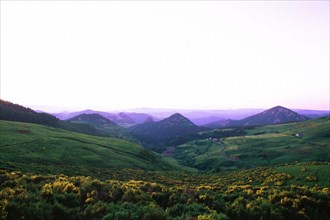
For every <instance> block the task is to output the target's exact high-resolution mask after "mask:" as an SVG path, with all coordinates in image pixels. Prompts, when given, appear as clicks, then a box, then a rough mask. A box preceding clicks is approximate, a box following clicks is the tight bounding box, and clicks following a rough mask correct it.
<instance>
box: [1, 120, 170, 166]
mask: <svg viewBox="0 0 330 220" xmlns="http://www.w3.org/2000/svg"><path fill="white" fill-rule="evenodd" d="M0 137H1V142H0V150H1V154H0V167H2V168H10V169H30V168H32V169H33V167H35V168H36V169H38V167H39V169H41V168H40V167H42V166H43V168H47V169H48V170H50V171H56V170H58V171H59V172H60V171H61V170H62V171H66V170H68V169H71V168H72V169H76V170H77V172H79V170H82V169H85V168H86V169H93V168H101V169H111V168H130V169H149V170H150V169H151V170H159V169H167V168H168V166H167V164H165V163H164V162H162V161H161V160H160V159H159V158H157V157H156V156H155V155H154V154H153V153H151V152H149V151H146V150H145V149H144V148H142V147H141V146H139V145H138V144H135V143H131V142H128V141H125V140H122V139H118V138H109V137H97V136H91V135H85V134H81V133H74V132H69V131H65V130H61V129H57V128H52V127H47V126H42V125H36V124H29V123H20V122H9V121H0ZM27 167H29V168H27Z"/></svg>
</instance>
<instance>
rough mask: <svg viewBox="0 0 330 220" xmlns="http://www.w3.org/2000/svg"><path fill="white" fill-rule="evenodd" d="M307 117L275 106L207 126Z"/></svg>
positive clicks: (259, 122)
mask: <svg viewBox="0 0 330 220" xmlns="http://www.w3.org/2000/svg"><path fill="white" fill-rule="evenodd" d="M308 119H309V118H308V117H306V116H303V115H300V114H298V113H297V112H294V111H292V110H290V109H288V108H285V107H282V106H276V107H273V108H271V109H268V110H265V111H263V112H261V113H258V114H256V115H252V116H249V117H247V118H244V119H242V120H230V119H229V120H222V121H219V122H217V123H213V124H209V125H208V126H209V127H240V126H245V127H246V126H260V125H273V124H283V123H289V122H299V121H305V120H308Z"/></svg>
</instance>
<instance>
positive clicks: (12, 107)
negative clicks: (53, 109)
mask: <svg viewBox="0 0 330 220" xmlns="http://www.w3.org/2000/svg"><path fill="white" fill-rule="evenodd" d="M0 120H7V121H20V122H29V123H35V124H43V125H50V126H54V125H56V124H57V122H58V118H56V117H54V116H52V115H50V114H47V113H38V112H35V111H33V110H32V109H30V108H25V107H23V106H20V105H17V104H13V103H11V102H7V101H4V100H1V99H0Z"/></svg>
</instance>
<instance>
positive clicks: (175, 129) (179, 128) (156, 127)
mask: <svg viewBox="0 0 330 220" xmlns="http://www.w3.org/2000/svg"><path fill="white" fill-rule="evenodd" d="M129 129H130V131H131V132H132V133H133V135H134V136H135V137H136V138H137V139H139V140H140V141H142V142H144V143H147V144H149V145H151V146H152V148H153V149H154V150H156V151H162V150H164V148H165V147H166V144H168V143H169V142H170V141H172V140H173V139H175V138H177V137H180V136H183V135H187V134H190V133H193V132H199V131H202V130H204V129H203V128H201V127H199V126H197V125H195V124H194V123H193V122H191V121H190V120H189V119H188V118H186V117H184V116H183V115H181V114H179V113H175V114H173V115H171V116H170V117H168V118H166V119H163V120H161V121H158V122H154V121H152V120H147V121H146V122H145V123H143V124H138V125H136V126H133V127H131V128H129Z"/></svg>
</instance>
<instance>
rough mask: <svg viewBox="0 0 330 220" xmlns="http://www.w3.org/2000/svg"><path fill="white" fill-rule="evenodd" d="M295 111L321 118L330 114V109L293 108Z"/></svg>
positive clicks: (309, 116)
mask: <svg viewBox="0 0 330 220" xmlns="http://www.w3.org/2000/svg"><path fill="white" fill-rule="evenodd" d="M293 111H295V112H297V113H298V114H300V115H303V116H306V117H308V118H320V117H323V116H328V115H330V111H329V110H309V109H293Z"/></svg>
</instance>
